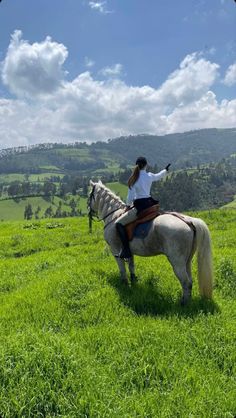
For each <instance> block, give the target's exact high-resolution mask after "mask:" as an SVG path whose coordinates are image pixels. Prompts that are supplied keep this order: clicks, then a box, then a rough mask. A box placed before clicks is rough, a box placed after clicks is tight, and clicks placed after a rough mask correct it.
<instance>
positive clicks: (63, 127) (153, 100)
mask: <svg viewBox="0 0 236 418" xmlns="http://www.w3.org/2000/svg"><path fill="white" fill-rule="evenodd" d="M15 38H17V42H18V44H19V46H18V47H16V46H15V42H16V40H14V48H13V50H14V51H15V52H16V51H17V50H18V48H19V47H20V54H19V55H20V57H25V53H24V52H22V50H21V46H25V47H26V50H27V51H30V52H32V49H31V48H32V47H34V48H33V50H34V51H35V50H36V51H37V53H36V55H33V57H36V58H37V59H36V61H37V60H38V62H39V69H40V70H41V69H42V62H44V63H45V62H47V64H48V63H50V62H53V63H55V61H56V63H57V65H55V67H56V71H55V73H54V72H53V71H49V68H51V67H50V66H47V65H46V68H47V70H48V71H47V72H46V74H49V75H50V77H51V79H52V80H51V82H52V85H53V88H52V87H50V88H49V87H45V86H48V84H47V83H42V84H40V83H39V85H38V86H35V85H34V86H33V80H34V78H33V77H32V75H31V72H30V71H28V69H29V67H27V71H24V67H23V69H22V62H24V60H23V58H22V59H19V60H17V59H16V60H15V61H14V60H13V61H12V63H13V67H14V71H13V73H14V77H13V76H12V73H11V71H10V68H9V67H7V65H9V63H7V61H8V60H9V57H10V56H11V52H9V50H8V52H7V56H6V58H5V60H4V62H3V65H2V66H3V75H4V77H5V82H6V80H8V82H7V83H6V84H7V85H8V86H9V88H11V91H14V93H17V94H18V98H16V99H4V98H2V99H0V147H1V148H6V147H8V146H14V145H28V144H33V143H40V142H60V141H63V142H73V141H75V140H82V141H84V140H88V141H94V140H106V139H107V138H112V137H117V136H120V135H128V134H140V133H143V132H145V133H150V134H157V135H158V134H161V135H163V134H167V133H173V132H183V131H187V130H190V129H199V128H212V127H216V128H223V127H225V128H226V127H228V128H229V127H235V126H236V117H235V115H236V100H223V101H221V102H218V101H217V98H216V95H215V94H214V92H213V87H214V83H215V82H216V81H217V80H218V77H219V65H218V64H217V63H214V62H211V61H210V60H207V59H206V58H204V57H203V56H202V55H200V54H197V53H193V54H189V55H187V56H186V57H185V58H184V59H183V60H182V62H181V63H180V65H179V68H177V69H176V70H175V71H173V73H171V74H170V75H169V76H168V78H167V79H166V81H165V82H164V83H163V84H162V85H161V86H159V87H158V88H153V87H151V86H148V85H146V86H141V87H140V86H130V85H128V84H127V83H125V82H124V81H122V80H120V79H119V78H118V77H119V73H120V71H121V70H122V66H121V64H117V67H116V66H113V67H109V68H111V69H113V71H110V72H109V71H106V72H105V73H104V79H103V80H97V79H95V78H94V76H92V75H91V73H90V72H89V71H86V72H84V73H82V74H79V75H78V76H77V77H76V78H75V79H74V80H72V81H66V80H65V79H63V71H62V64H63V63H64V60H65V58H66V56H67V49H66V48H65V47H64V45H60V44H57V43H55V42H52V40H51V39H50V40H49V39H48V38H47V39H46V40H45V41H44V42H42V43H41V44H33V45H30V44H29V43H28V42H26V41H23V40H22V39H21V37H20V38H19V34H18V35H16V34H15ZM12 42H13V41H11V44H10V46H9V49H10V47H11V46H12ZM46 44H48V45H49V47H48V49H47V54H46V53H45V48H46ZM51 44H54V46H55V48H56V51H57V53H56V54H55V50H54V48H51ZM40 48H41V49H40ZM39 49H40V51H43V52H42V54H40V53H39ZM59 51H60V53H59ZM41 55H42V57H43V59H42V60H41V59H40V57H41ZM55 55H56V56H57V57H58V55H59V57H60V59H58V58H57V59H55ZM17 56H18V55H17ZM46 57H47V58H46ZM28 65H29V66H30V64H28ZM18 66H19V68H18ZM32 67H33V69H34V65H32ZM7 68H8V70H7ZM30 68H31V67H30ZM107 68H108V67H107ZM33 73H34V70H33ZM22 74H23V81H22ZM42 74H45V73H44V72H43V71H42ZM10 75H11V77H10ZM6 77H7V78H6ZM27 77H28V78H27ZM42 77H43V76H42ZM45 78H46V79H47V77H46V76H45ZM45 78H42V79H43V80H45ZM28 84H29V86H28V87H27V85H28ZM36 84H37V83H36ZM32 92H33V93H32ZM26 93H27V94H26ZM29 95H30V97H31V100H30V101H29V100H28V97H29Z"/></svg>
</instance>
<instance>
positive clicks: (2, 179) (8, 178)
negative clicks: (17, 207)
mask: <svg viewBox="0 0 236 418" xmlns="http://www.w3.org/2000/svg"><path fill="white" fill-rule="evenodd" d="M48 168H50V167H48ZM51 168H53V167H51ZM58 170H59V169H58ZM53 176H57V177H61V178H62V177H63V176H64V174H61V173H58V172H50V171H49V172H47V173H40V174H30V175H29V177H28V181H30V182H32V183H38V182H43V181H45V180H47V179H50V178H51V177H53ZM14 181H21V182H23V181H26V177H25V175H24V174H0V183H3V184H10V183H12V182H14Z"/></svg>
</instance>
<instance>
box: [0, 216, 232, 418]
mask: <svg viewBox="0 0 236 418" xmlns="http://www.w3.org/2000/svg"><path fill="white" fill-rule="evenodd" d="M195 215H196V216H199V217H201V218H203V219H204V220H205V221H206V222H207V224H208V225H209V227H210V230H211V234H212V241H213V255H214V268H215V290H214V301H213V302H207V301H203V300H201V299H200V298H199V296H198V287H197V283H196V280H194V288H193V300H192V302H191V303H190V304H189V306H187V307H185V308H182V307H180V305H179V297H180V286H179V284H178V281H177V279H176V278H175V277H174V275H173V272H172V270H171V268H170V265H169V264H168V262H167V260H166V259H165V258H164V257H163V256H159V257H152V258H149V259H148V260H147V259H144V258H140V257H136V266H137V275H138V278H139V281H138V284H137V285H136V286H135V287H134V288H123V287H122V285H121V284H120V282H119V277H118V272H117V267H116V263H115V261H114V260H113V258H112V257H111V255H110V253H109V251H108V248H107V246H106V244H105V242H104V241H103V230H102V225H101V223H94V230H93V234H92V235H89V234H88V224H87V219H84V218H67V219H60V220H43V221H40V222H36V221H34V222H31V221H29V222H2V223H1V224H0V243H1V245H0V271H1V275H0V299H1V303H0V335H1V346H0V386H1V390H0V416H1V417H4V418H13V417H27V418H31V417H65V418H66V417H67V418H78V417H81V418H82V417H83V418H85V417H90V418H98V417H101V418H106V417H107V418H108V417H109V418H114V417H115V418H116V417H117V418H130V417H135V418H136V417H140V418H144V417H145V418H156V417H158V418H159V417H160V418H162V417H163V418H167V417H168V418H172V417H179V418H185V417H188V418H190V417H191V418H208V417H209V418H212V417H216V418H221V417H225V418H230V417H234V416H235V415H236V396H235V394H236V350H235V344H236V233H235V232H236V222H235V221H236V212H235V211H230V210H228V211H225V210H222V211H220V210H219V211H211V212H204V213H197V214H195ZM194 277H196V266H195V263H194Z"/></svg>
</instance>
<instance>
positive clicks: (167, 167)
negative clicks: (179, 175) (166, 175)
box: [165, 163, 171, 171]
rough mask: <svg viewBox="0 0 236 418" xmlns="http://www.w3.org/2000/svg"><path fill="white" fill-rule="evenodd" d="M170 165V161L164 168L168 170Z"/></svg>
mask: <svg viewBox="0 0 236 418" xmlns="http://www.w3.org/2000/svg"><path fill="white" fill-rule="evenodd" d="M170 165H171V163H169V164H167V166H166V167H165V169H166V170H167V171H169V167H170Z"/></svg>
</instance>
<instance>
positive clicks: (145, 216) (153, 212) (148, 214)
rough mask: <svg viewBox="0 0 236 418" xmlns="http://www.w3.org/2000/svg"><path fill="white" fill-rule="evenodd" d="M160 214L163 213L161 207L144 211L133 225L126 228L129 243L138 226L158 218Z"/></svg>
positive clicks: (154, 206) (155, 206) (156, 206)
mask: <svg viewBox="0 0 236 418" xmlns="http://www.w3.org/2000/svg"><path fill="white" fill-rule="evenodd" d="M160 214H161V212H160V206H159V205H153V206H151V207H150V208H147V209H144V210H142V211H141V212H140V213H139V214H138V217H137V219H136V220H135V221H133V222H131V223H129V224H127V225H126V226H125V229H126V232H127V235H128V239H129V241H131V240H132V238H133V234H134V230H135V227H136V226H137V225H139V224H142V223H144V222H147V221H151V220H152V219H154V218H156V217H157V216H159V215H160Z"/></svg>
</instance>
